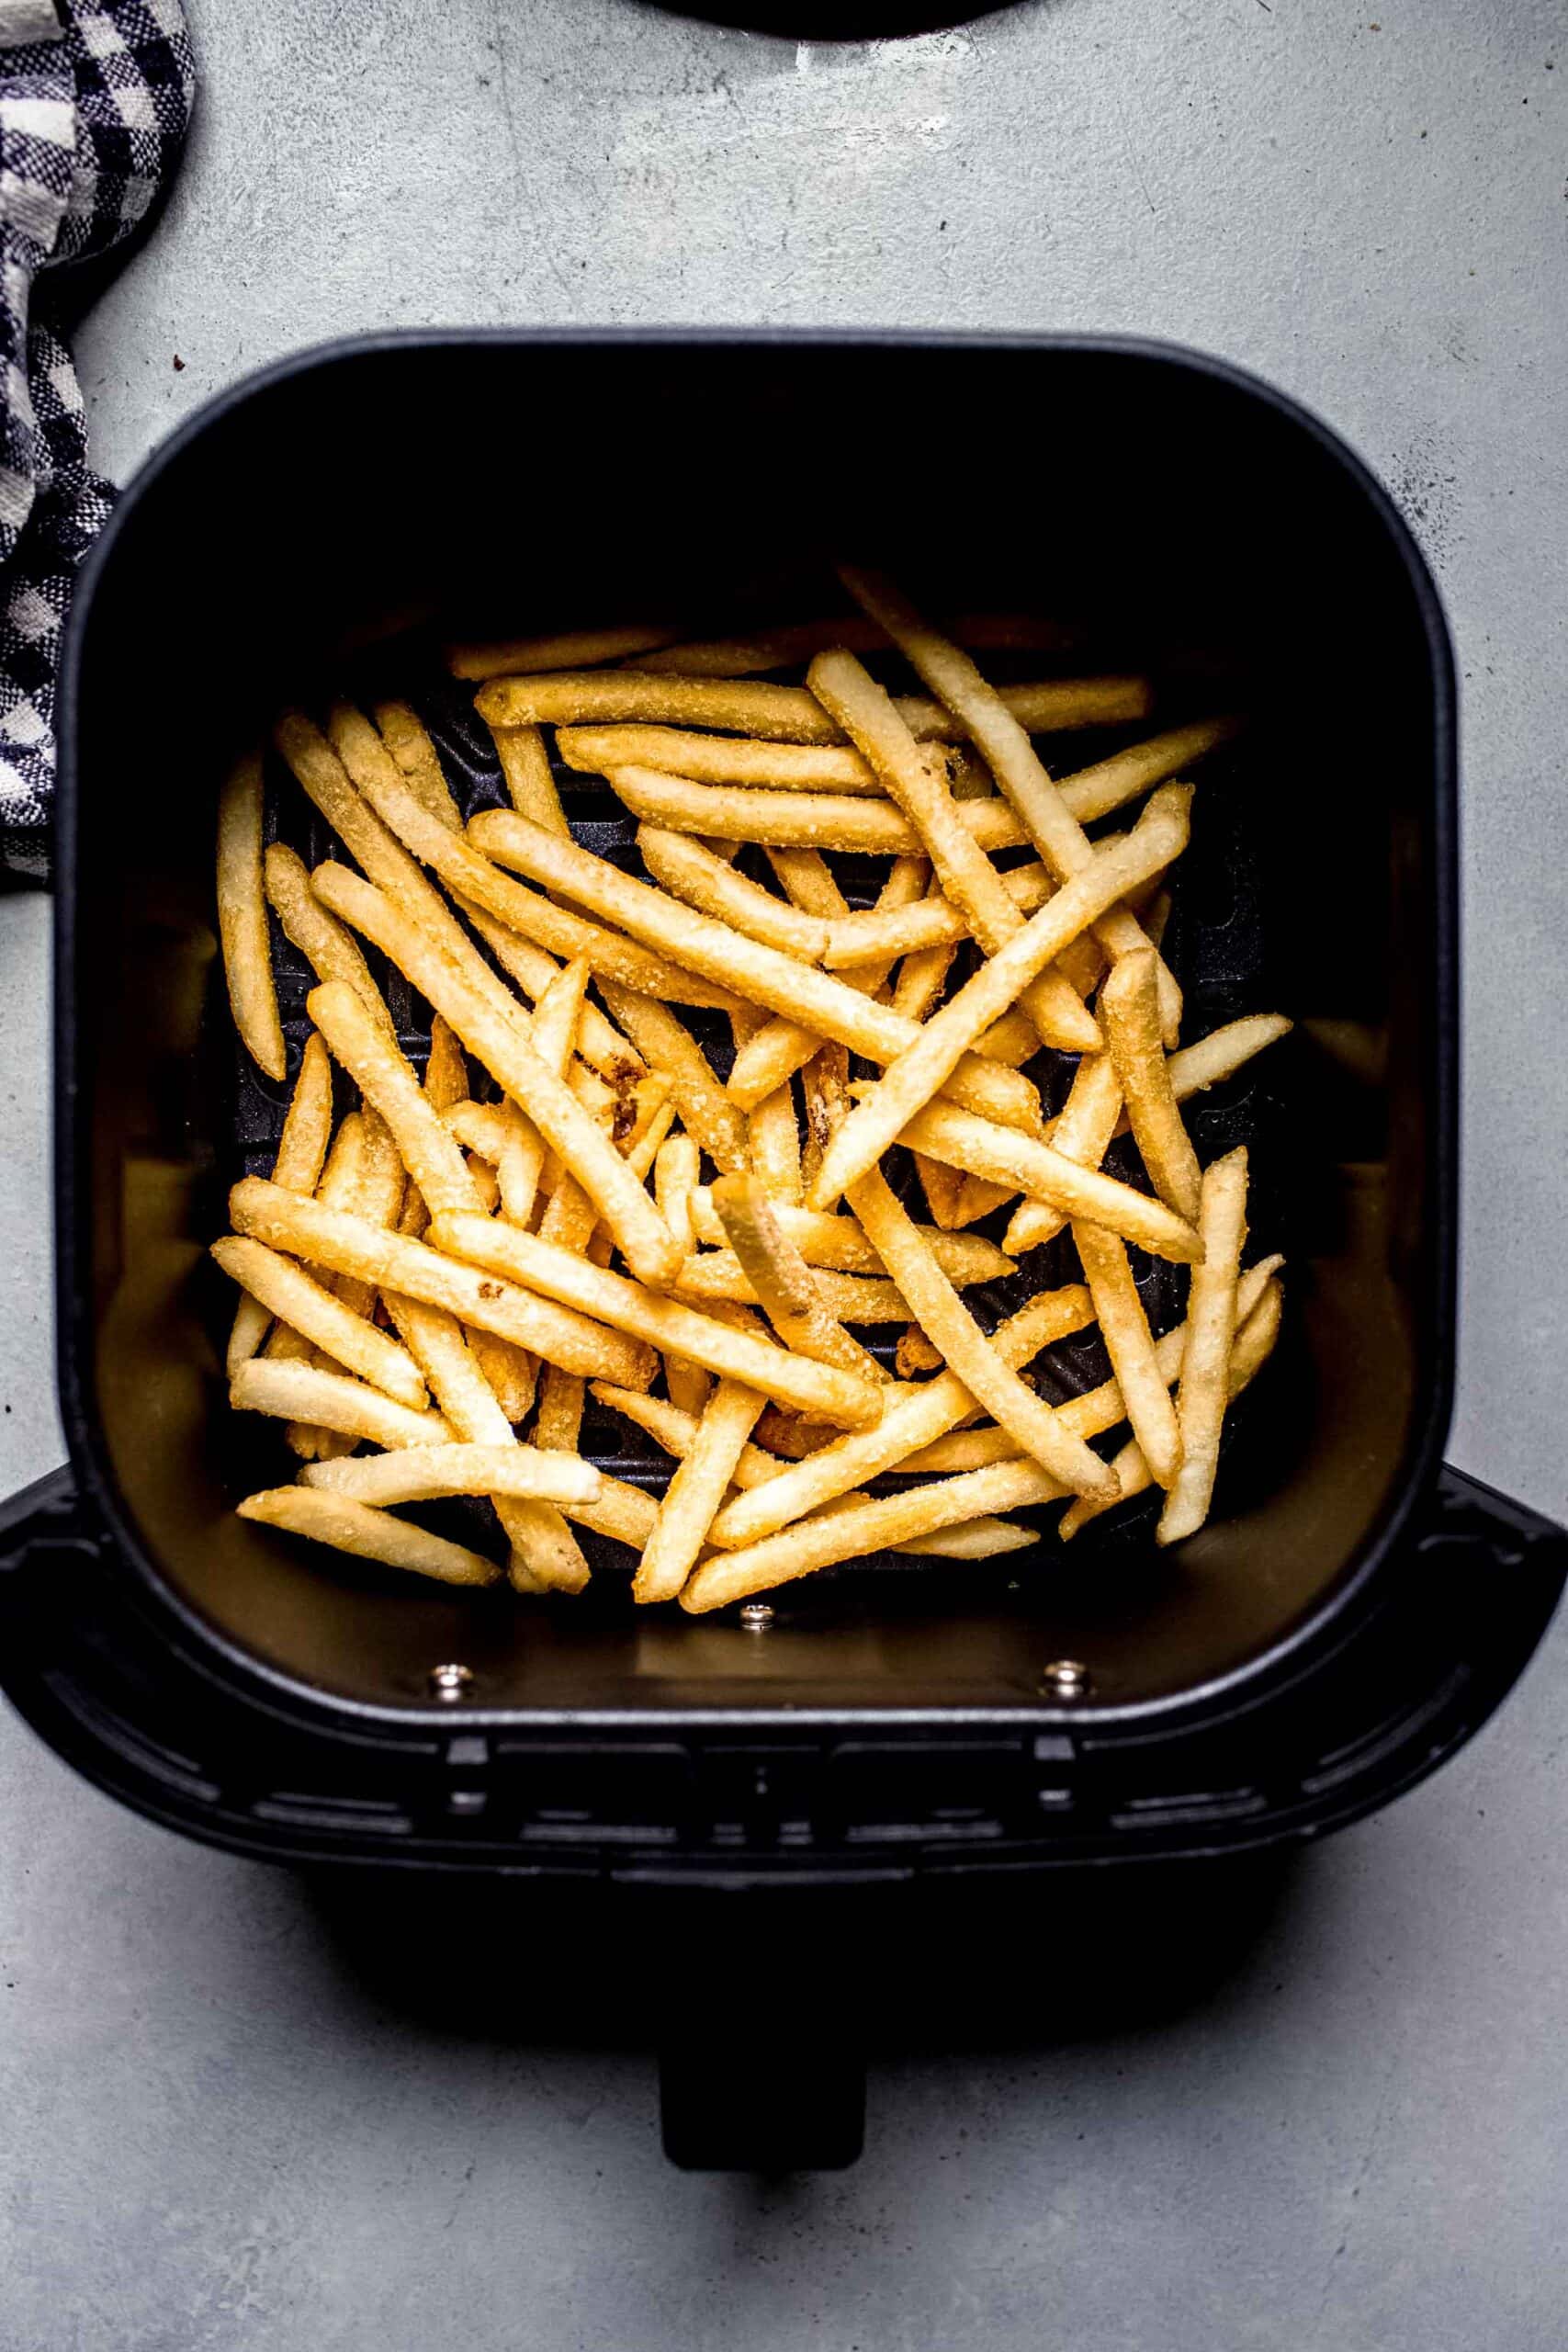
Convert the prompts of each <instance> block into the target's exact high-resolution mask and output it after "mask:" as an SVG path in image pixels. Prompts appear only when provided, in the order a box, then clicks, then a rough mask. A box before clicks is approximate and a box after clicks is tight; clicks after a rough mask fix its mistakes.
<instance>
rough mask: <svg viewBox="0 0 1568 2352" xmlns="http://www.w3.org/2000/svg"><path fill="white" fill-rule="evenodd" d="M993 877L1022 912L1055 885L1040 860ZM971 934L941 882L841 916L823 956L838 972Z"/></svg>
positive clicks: (1039, 902) (1033, 909) (1032, 907)
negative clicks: (898, 900) (894, 902)
mask: <svg viewBox="0 0 1568 2352" xmlns="http://www.w3.org/2000/svg"><path fill="white" fill-rule="evenodd" d="M1105 845H1106V844H1105V843H1104V842H1100V843H1099V844H1098V846H1099V847H1100V848H1101V849H1103V848H1104V847H1105ZM987 862H988V861H987ZM992 878H993V879H994V880H995V881H996V882H997V883H998V885H999V886H1000V888H1002V889H1003V890H1004V891H1005V892H1006V894H1007V896H1008V897H1009V898H1010V899H1011V900H1012V903H1013V907H1014V909H1015V910H1016V911H1017V913H1018V914H1019V915H1020V916H1023V915H1032V914H1034V913H1036V912H1037V911H1038V910H1039V909H1040V908H1041V907H1043V905H1044V904H1045V901H1046V899H1049V898H1050V897H1051V896H1052V894H1053V892H1054V891H1055V888H1056V885H1055V882H1054V881H1053V880H1052V879H1051V876H1049V875H1048V874H1047V873H1046V871H1045V868H1044V867H1043V865H1040V864H1039V863H1038V862H1036V863H1035V864H1033V865H1015V866H1014V867H1013V868H1012V869H1011V871H1010V873H1007V874H997V873H995V872H994V870H993V876H992ZM1011 928H1016V926H1012V927H1011ZM969 936H970V932H969V925H968V923H967V922H965V920H964V914H963V911H962V910H961V909H960V908H958V907H956V906H954V905H953V901H952V900H951V899H948V898H946V897H945V896H944V895H943V894H942V890H941V888H940V886H939V887H938V888H936V889H935V890H933V891H932V892H931V895H930V896H929V897H928V898H924V899H919V900H917V901H916V902H915V903H914V904H912V905H910V906H907V907H903V908H900V909H897V910H893V911H890V912H888V913H886V914H884V913H882V912H880V911H878V910H871V911H869V912H867V913H864V914H849V915H844V916H842V917H840V919H839V921H837V922H835V923H834V924H833V925H832V928H831V930H830V932H829V939H828V945H827V949H826V952H825V953H824V955H823V957H822V961H823V962H824V963H825V964H826V965H827V967H828V968H829V970H830V971H835V972H836V971H840V970H845V969H851V968H852V967H854V966H855V965H857V964H864V963H872V962H876V961H880V960H882V959H884V958H886V957H891V956H908V955H910V954H912V953H915V952H917V951H918V950H919V949H920V948H922V947H940V946H943V945H945V944H947V943H948V942H949V941H954V942H956V941H958V940H962V939H967V938H968V937H969Z"/></svg>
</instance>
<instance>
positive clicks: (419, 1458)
mask: <svg viewBox="0 0 1568 2352" xmlns="http://www.w3.org/2000/svg"><path fill="white" fill-rule="evenodd" d="M299 1483H300V1485H301V1486H305V1487H321V1488H323V1489H324V1490H325V1491H326V1492H327V1493H329V1494H333V1495H347V1496H348V1497H349V1498H350V1499H351V1500H352V1501H354V1502H356V1503H371V1504H374V1505H377V1506H378V1507H379V1508H381V1509H383V1510H384V1509H387V1508H389V1507H390V1506H391V1505H393V1504H396V1503H418V1502H430V1501H434V1500H435V1499H436V1498H438V1497H440V1496H443V1495H519V1496H522V1497H524V1498H527V1499H532V1500H535V1501H544V1502H551V1503H591V1502H595V1501H597V1499H598V1496H599V1473H598V1471H597V1470H595V1469H594V1468H593V1466H592V1464H591V1463H587V1462H584V1461H582V1460H581V1459H580V1458H579V1456H578V1455H576V1454H574V1453H570V1454H566V1453H536V1451H535V1449H534V1447H532V1446H531V1445H421V1446H406V1447H405V1448H404V1449H403V1450H402V1452H401V1453H362V1454H356V1455H355V1456H354V1457H353V1458H352V1459H351V1460H350V1461H347V1462H316V1463H312V1464H310V1465H309V1466H308V1467H307V1468H306V1469H304V1470H302V1471H301V1472H300V1474H299Z"/></svg>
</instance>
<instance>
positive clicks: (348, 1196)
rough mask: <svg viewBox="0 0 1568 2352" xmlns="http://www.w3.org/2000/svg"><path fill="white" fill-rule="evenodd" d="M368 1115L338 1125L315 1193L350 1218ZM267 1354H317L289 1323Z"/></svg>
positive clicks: (277, 1331)
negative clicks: (344, 1211)
mask: <svg viewBox="0 0 1568 2352" xmlns="http://www.w3.org/2000/svg"><path fill="white" fill-rule="evenodd" d="M329 1083H330V1079H329ZM368 1116H369V1114H367V1113H366V1112H363V1111H350V1112H348V1113H347V1114H346V1115H345V1116H344V1118H343V1119H341V1120H340V1121H339V1122H338V1130H337V1133H336V1135H335V1136H333V1141H332V1148H331V1150H330V1151H329V1152H328V1153H327V1159H326V1166H325V1167H324V1168H323V1169H322V1170H321V1181H320V1182H319V1183H318V1184H317V1186H316V1192H315V1197H316V1199H317V1200H318V1201H320V1202H321V1205H322V1206H323V1207H324V1208H329V1209H345V1210H347V1211H348V1212H349V1214H350V1215H351V1216H357V1215H358V1214H359V1210H360V1202H361V1184H360V1180H361V1178H362V1176H363V1175H364V1174H365V1172H366V1167H367V1159H368V1157H369V1134H368V1126H367V1120H368ZM288 1189H290V1190H291V1189H292V1187H289V1188H288ZM355 1287H356V1289H357V1294H358V1295H357V1297H356V1296H355V1289H351V1290H350V1291H349V1293H348V1302H347V1303H349V1304H350V1305H353V1306H355V1311H356V1312H357V1311H358V1308H359V1306H360V1305H361V1304H362V1303H363V1302H364V1301H365V1300H367V1299H368V1298H369V1297H370V1295H371V1293H370V1292H369V1290H368V1289H367V1287H366V1285H365V1284H363V1283H360V1284H358V1285H356V1286H355ZM333 1289H334V1290H336V1291H338V1293H339V1295H343V1285H342V1283H340V1282H339V1281H338V1280H337V1279H335V1278H334V1280H333ZM265 1352H266V1353H267V1354H268V1355H269V1356H272V1357H278V1356H281V1357H283V1358H284V1359H285V1360H288V1359H290V1358H299V1359H301V1360H302V1361H304V1362H305V1363H309V1362H310V1358H311V1356H312V1355H313V1353H314V1352H315V1351H314V1350H313V1348H312V1346H311V1344H310V1340H307V1339H306V1338H305V1337H304V1335H303V1333H302V1332H299V1331H295V1330H291V1329H289V1327H288V1324H286V1323H279V1324H276V1326H275V1327H274V1329H273V1332H272V1336H271V1338H270V1339H269V1340H267V1343H266V1351H265Z"/></svg>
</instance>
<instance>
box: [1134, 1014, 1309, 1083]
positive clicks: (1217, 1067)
mask: <svg viewBox="0 0 1568 2352" xmlns="http://www.w3.org/2000/svg"><path fill="white" fill-rule="evenodd" d="M1290 1029H1291V1023H1290V1022H1288V1021H1287V1020H1286V1019H1285V1017H1284V1015H1283V1013H1280V1012H1252V1013H1248V1014H1247V1018H1246V1019H1245V1020H1242V1021H1227V1022H1226V1023H1225V1024H1224V1028H1222V1029H1211V1030H1210V1032H1209V1034H1208V1035H1207V1036H1206V1037H1200V1039H1199V1040H1198V1043H1197V1044H1196V1045H1195V1046H1180V1047H1179V1048H1178V1050H1177V1051H1176V1052H1175V1053H1174V1054H1170V1055H1168V1057H1167V1058H1166V1065H1165V1074H1166V1076H1167V1077H1168V1079H1169V1080H1170V1091H1171V1092H1172V1093H1173V1094H1174V1095H1175V1097H1176V1099H1177V1101H1178V1102H1179V1103H1186V1102H1189V1101H1190V1099H1191V1097H1192V1096H1193V1095H1194V1094H1201V1093H1202V1092H1203V1091H1204V1089H1205V1088H1206V1087H1210V1086H1217V1085H1218V1084H1219V1082H1220V1080H1222V1079H1225V1078H1233V1077H1234V1076H1235V1072H1236V1071H1237V1070H1238V1069H1241V1067H1242V1065H1243V1064H1244V1063H1245V1062H1249V1061H1250V1060H1251V1059H1252V1057H1253V1056H1254V1054H1260V1053H1261V1052H1262V1051H1263V1048H1264V1047H1265V1046H1271V1045H1273V1044H1274V1042H1275V1040H1276V1039H1277V1038H1280V1037H1283V1036H1286V1035H1289V1033H1290Z"/></svg>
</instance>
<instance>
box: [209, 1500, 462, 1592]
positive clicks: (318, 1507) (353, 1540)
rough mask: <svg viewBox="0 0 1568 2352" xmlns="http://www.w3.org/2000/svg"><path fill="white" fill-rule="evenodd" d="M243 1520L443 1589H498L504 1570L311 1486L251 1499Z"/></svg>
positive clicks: (459, 1546) (242, 1511) (436, 1537)
mask: <svg viewBox="0 0 1568 2352" xmlns="http://www.w3.org/2000/svg"><path fill="white" fill-rule="evenodd" d="M234 1508H235V1510H237V1511H238V1513H239V1515H240V1517H241V1518H242V1519H254V1520H258V1521H261V1522H262V1524H263V1525H264V1526H266V1527H281V1528H285V1529H287V1530H288V1532H289V1534H291V1535H306V1536H309V1537H310V1541H311V1542H312V1543H314V1544H329V1545H330V1546H331V1547H332V1549H333V1551H334V1552H352V1553H354V1554H355V1555H356V1556H357V1557H358V1558H360V1559H362V1560H378V1561H380V1562H381V1563H382V1565H383V1566H386V1567H389V1568H409V1569H412V1572H413V1574H414V1575H415V1576H422V1577H435V1578H436V1579H437V1581H438V1582H439V1583H441V1584H471V1585H483V1584H495V1583H497V1582H498V1581H499V1580H500V1577H501V1570H500V1569H499V1568H498V1567H497V1566H496V1565H495V1562H494V1561H493V1560H487V1559H486V1558H485V1556H484V1555H483V1553H482V1552H470V1551H469V1550H468V1547H467V1546H466V1545H465V1544H449V1543H448V1542H447V1541H446V1537H445V1536H443V1535H430V1534H427V1533H426V1532H425V1530H424V1529H423V1527H415V1526H413V1525H412V1523H411V1522H410V1521H408V1520H406V1519H394V1518H393V1516H392V1514H391V1512H390V1511H385V1510H372V1509H371V1508H370V1506H369V1505H368V1504H367V1503H358V1502H354V1501H351V1500H350V1499H349V1498H348V1497H347V1496H346V1495H333V1494H323V1493H321V1492H320V1491H318V1490H317V1489H316V1488H314V1487H271V1488H270V1489H269V1490H268V1491H267V1492H265V1493H264V1494H259V1495H247V1496H246V1497H245V1499H244V1501H243V1503H236V1504H235V1506H234Z"/></svg>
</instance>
